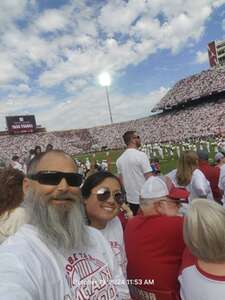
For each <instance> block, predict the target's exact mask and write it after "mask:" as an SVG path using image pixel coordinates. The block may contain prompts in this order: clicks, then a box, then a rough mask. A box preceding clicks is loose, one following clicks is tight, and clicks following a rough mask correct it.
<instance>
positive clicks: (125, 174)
mask: <svg viewBox="0 0 225 300" xmlns="http://www.w3.org/2000/svg"><path fill="white" fill-rule="evenodd" d="M116 166H117V170H118V174H119V175H121V176H122V178H123V184H124V188H125V190H126V196H127V201H128V202H129V203H132V204H139V196H140V192H141V188H142V186H143V184H144V183H145V177H144V174H145V173H148V172H152V168H151V166H150V162H149V159H148V157H147V155H146V154H145V153H144V152H142V151H139V150H137V149H134V148H128V149H127V150H125V151H124V153H123V154H122V155H121V156H120V157H119V158H118V159H117V161H116Z"/></svg>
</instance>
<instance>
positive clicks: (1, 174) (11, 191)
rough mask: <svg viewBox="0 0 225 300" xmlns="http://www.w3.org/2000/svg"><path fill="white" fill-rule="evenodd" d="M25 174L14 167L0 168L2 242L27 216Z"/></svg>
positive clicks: (0, 227)
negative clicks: (23, 188)
mask: <svg viewBox="0 0 225 300" xmlns="http://www.w3.org/2000/svg"><path fill="white" fill-rule="evenodd" d="M23 179H24V174H23V173H22V172H21V171H19V170H17V169H13V168H6V169H1V170H0V244H1V243H2V242H3V241H4V240H5V239H7V238H8V237H9V236H10V235H12V234H14V233H15V232H16V231H17V229H18V228H19V227H20V226H21V225H23V224H24V223H25V222H26V220H27V218H26V214H25V209H24V208H22V207H19V205H20V204H21V203H22V201H23V190H22V183H23Z"/></svg>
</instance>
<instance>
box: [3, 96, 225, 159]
mask: <svg viewBox="0 0 225 300" xmlns="http://www.w3.org/2000/svg"><path fill="white" fill-rule="evenodd" d="M224 115H225V101H224V100H221V101H219V102H216V103H204V104H202V105H198V106H193V107H189V108H186V109H182V110H173V111H171V112H166V113H161V114H158V115H154V116H150V117H147V118H142V119H137V120H132V121H128V122H123V123H117V124H112V125H106V126H98V127H93V128H89V129H80V130H67V131H58V132H44V133H35V134H26V135H16V136H13V135H11V136H6V135H4V136H0V144H1V147H0V158H1V159H3V160H6V159H11V158H12V156H13V155H18V156H19V157H23V158H24V159H25V157H26V155H27V153H28V152H29V150H30V149H31V148H33V147H35V146H36V145H39V146H41V148H42V150H43V149H45V147H46V145H47V144H48V143H51V144H52V145H53V147H54V149H58V148H60V149H64V150H65V151H66V152H68V153H69V154H72V155H74V154H78V153H84V152H89V151H96V150H98V151H99V150H101V149H102V148H104V147H106V148H108V149H120V148H122V147H123V141H122V138H121V136H122V135H123V133H124V132H125V131H127V130H129V129H130V128H137V129H138V132H140V134H141V137H142V141H143V143H144V144H152V143H165V142H175V143H176V142H180V141H184V140H185V139H190V138H199V137H211V136H217V135H219V134H221V132H224V130H225V120H224ZM18 145H19V147H18Z"/></svg>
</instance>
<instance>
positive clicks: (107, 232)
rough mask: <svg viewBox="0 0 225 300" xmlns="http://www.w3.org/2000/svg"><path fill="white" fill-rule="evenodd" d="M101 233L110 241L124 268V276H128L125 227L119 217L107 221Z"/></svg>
mask: <svg viewBox="0 0 225 300" xmlns="http://www.w3.org/2000/svg"><path fill="white" fill-rule="evenodd" d="M101 233H102V234H103V235H104V237H105V238H106V240H107V241H108V242H109V244H110V246H111V249H112V251H113V253H114V254H115V257H116V259H117V261H118V263H119V265H120V266H121V268H122V271H123V274H124V277H125V278H126V277H127V256H126V252H125V246H124V239H123V228H122V225H121V222H120V220H119V218H118V217H115V218H113V219H112V220H111V221H109V222H107V225H106V227H105V228H104V229H101Z"/></svg>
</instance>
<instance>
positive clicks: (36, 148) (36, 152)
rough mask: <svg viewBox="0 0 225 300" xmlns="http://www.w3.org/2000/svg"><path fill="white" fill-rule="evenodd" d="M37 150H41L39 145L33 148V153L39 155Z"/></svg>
mask: <svg viewBox="0 0 225 300" xmlns="http://www.w3.org/2000/svg"><path fill="white" fill-rule="evenodd" d="M38 150H39V151H40V152H41V146H36V147H35V148H34V154H35V155H39V154H40V153H38Z"/></svg>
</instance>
